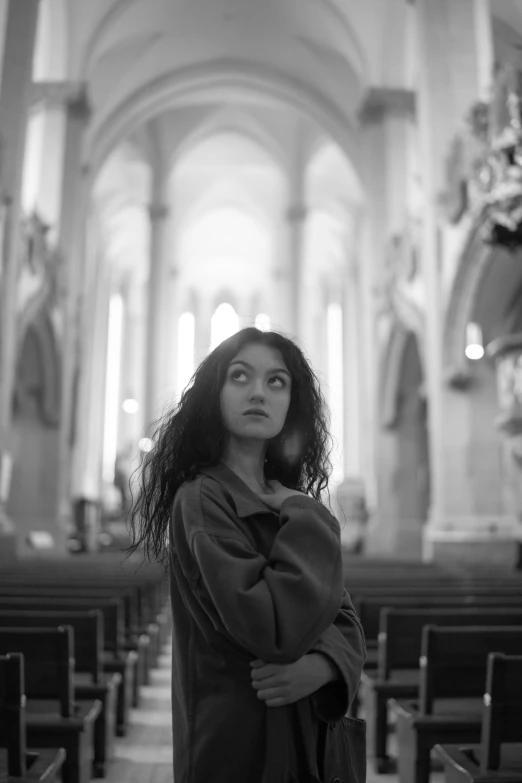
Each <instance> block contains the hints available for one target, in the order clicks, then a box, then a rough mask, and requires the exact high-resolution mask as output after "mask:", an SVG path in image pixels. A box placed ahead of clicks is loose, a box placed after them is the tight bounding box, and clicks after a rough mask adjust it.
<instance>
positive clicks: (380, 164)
mask: <svg viewBox="0 0 522 783" xmlns="http://www.w3.org/2000/svg"><path fill="white" fill-rule="evenodd" d="M360 165H361V171H362V174H363V186H364V191H365V195H366V201H365V209H364V214H361V215H360V219H359V220H358V221H356V229H355V232H354V233H355V240H354V241H355V247H356V251H355V252H356V254H357V261H356V263H357V268H358V270H359V285H360V289H359V290H360V313H361V321H360V324H359V329H360V336H361V345H362V348H361V363H360V369H359V372H360V375H361V379H362V384H363V388H364V395H363V397H362V399H361V430H362V432H363V433H364V439H363V441H362V444H361V460H362V473H363V476H364V479H365V482H366V489H367V493H368V500H369V503H370V506H371V507H372V508H375V507H376V505H377V503H378V497H377V478H376V455H377V443H378V426H379V416H378V370H379V356H378V351H377V350H376V346H377V345H378V330H377V314H376V306H375V288H376V285H377V282H378V281H379V280H380V279H381V275H382V265H383V254H384V246H385V238H386V233H387V220H388V215H387V200H386V192H385V191H386V189H385V187H383V181H385V172H386V136H385V126H384V123H383V115H382V112H378V113H377V114H376V115H374V114H369V115H365V116H364V117H362V118H361V128H360Z"/></svg>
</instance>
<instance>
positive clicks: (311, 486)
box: [127, 327, 331, 564]
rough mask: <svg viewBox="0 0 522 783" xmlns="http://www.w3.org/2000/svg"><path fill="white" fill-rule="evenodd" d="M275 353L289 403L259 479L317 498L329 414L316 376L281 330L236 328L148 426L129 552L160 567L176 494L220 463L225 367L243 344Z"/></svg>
mask: <svg viewBox="0 0 522 783" xmlns="http://www.w3.org/2000/svg"><path fill="white" fill-rule="evenodd" d="M251 344H261V345H266V346H268V347H270V348H272V349H275V350H277V351H280V353H281V355H282V357H283V359H284V361H285V364H286V366H287V367H288V371H289V372H290V375H291V378H292V384H291V393H290V404H289V407H288V412H287V415H286V419H285V424H284V426H283V429H282V430H281V432H280V433H279V434H278V435H276V436H275V437H274V438H271V439H270V440H269V441H268V444H267V449H266V454H265V479H268V480H270V479H276V480H277V481H280V482H281V484H283V486H285V487H289V488H290V489H297V490H300V491H302V492H306V493H307V494H309V495H311V496H312V497H314V498H315V499H316V500H319V499H320V496H321V494H322V493H323V492H324V491H325V490H327V488H328V480H329V476H330V473H331V463H330V459H329V455H330V451H331V438H330V435H329V430H328V425H329V414H328V409H327V406H326V403H325V400H324V397H323V394H322V392H321V389H320V385H319V381H318V379H317V376H316V375H315V373H314V372H313V370H312V368H311V367H310V364H309V363H308V361H307V359H306V358H305V356H304V354H303V352H302V351H301V349H300V348H299V347H298V346H297V345H296V344H295V343H294V342H293V341H292V340H290V339H289V338H288V337H285V336H284V335H282V334H280V333H279V332H275V331H270V332H262V331H260V330H259V329H256V328H254V327H248V328H246V329H242V330H240V331H239V332H237V333H236V334H234V335H232V336H231V337H229V338H228V339H226V340H224V341H223V342H222V343H221V344H220V345H218V346H217V348H215V349H214V350H213V351H212V352H211V353H210V354H209V355H208V356H207V357H206V358H205V359H204V360H203V361H202V362H201V364H200V365H199V367H198V368H197V370H196V372H195V373H194V375H193V376H192V378H191V380H190V382H189V385H188V386H187V388H186V389H185V391H184V392H183V394H182V395H181V398H180V400H179V403H178V404H176V405H175V406H174V408H173V409H172V410H171V411H169V412H167V414H165V415H164V416H162V418H160V419H159V420H158V421H157V422H155V425H154V434H153V436H152V442H153V447H152V449H151V451H149V452H146V453H142V456H141V464H140V465H139V466H138V468H137V469H136V471H135V474H134V476H133V478H134V477H135V476H136V474H138V475H137V481H136V485H137V489H138V492H137V496H136V497H134V492H133V489H132V486H131V494H132V508H131V511H130V514H129V523H130V534H131V544H130V546H129V548H128V549H127V552H128V554H132V553H133V552H135V551H136V550H137V549H138V548H142V549H143V551H144V556H145V558H146V559H147V560H156V561H160V562H163V563H164V564H166V562H167V558H168V547H167V545H166V542H167V540H168V529H169V523H170V519H171V513H172V504H173V501H174V496H175V494H176V492H177V490H178V489H179V487H180V486H181V485H182V484H183V483H184V482H185V481H190V480H191V479H193V478H195V476H197V474H198V473H199V472H200V471H201V468H203V467H211V466H215V465H218V464H219V463H220V461H221V458H222V455H223V453H224V448H225V446H226V443H227V437H228V431H227V430H226V428H225V425H224V422H223V417H222V413H221V401H220V395H221V390H222V388H223V385H224V383H225V380H226V376H227V370H228V367H229V365H230V363H231V361H232V360H233V359H234V357H235V356H236V355H237V354H238V353H239V351H240V350H241V349H242V348H244V347H245V346H246V345H251Z"/></svg>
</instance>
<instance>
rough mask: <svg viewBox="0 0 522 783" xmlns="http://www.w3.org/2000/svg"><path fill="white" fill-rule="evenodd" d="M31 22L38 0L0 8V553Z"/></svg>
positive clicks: (5, 523)
mask: <svg viewBox="0 0 522 783" xmlns="http://www.w3.org/2000/svg"><path fill="white" fill-rule="evenodd" d="M37 18H38V0H11V1H10V2H9V3H8V4H6V3H5V2H4V3H1V4H0V52H2V46H3V57H2V60H1V81H0V146H1V152H2V156H1V162H2V170H1V172H0V182H1V187H2V193H1V198H2V201H3V204H2V205H0V208H2V210H3V211H4V220H5V226H4V233H3V247H2V248H0V253H1V255H2V259H1V262H0V444H1V445H0V537H2V543H1V544H0V549H2V550H3V551H4V552H8V548H9V549H10V548H11V546H12V544H13V526H12V523H10V521H9V520H8V519H7V517H6V514H5V511H4V504H5V502H6V500H7V498H8V495H9V484H10V470H11V456H10V449H11V447H12V446H11V440H12V399H13V389H14V379H15V371H16V339H17V334H16V330H17V326H16V302H17V282H18V272H19V263H20V254H19V245H18V238H19V229H20V196H21V187H22V173H23V159H24V146H25V134H26V127H27V112H28V106H29V99H30V88H31V80H32V63H33V50H34V43H35V36H36V24H37ZM4 533H5V536H6V537H5V538H4ZM7 537H8V538H7ZM8 541H9V543H8Z"/></svg>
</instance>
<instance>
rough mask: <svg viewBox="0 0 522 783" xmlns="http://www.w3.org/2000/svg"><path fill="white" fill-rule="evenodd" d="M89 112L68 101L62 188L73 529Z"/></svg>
mask: <svg viewBox="0 0 522 783" xmlns="http://www.w3.org/2000/svg"><path fill="white" fill-rule="evenodd" d="M89 117H90V110H89V106H88V103H87V100H86V98H85V96H84V95H79V96H78V97H77V98H73V99H71V100H69V101H68V102H67V117H66V127H65V147H64V159H63V178H62V188H61V206H60V222H59V228H58V236H59V247H60V251H61V253H62V256H63V259H64V265H63V285H64V304H63V341H62V357H63V359H62V362H63V364H62V384H61V421H60V446H59V466H60V469H59V488H58V503H57V506H58V507H57V516H58V523H59V526H60V527H61V528H62V529H64V530H67V529H68V528H69V527H70V525H71V524H72V513H73V512H72V506H71V464H72V459H71V457H72V449H73V446H74V426H75V416H76V411H75V407H76V403H77V399H76V393H77V390H78V388H79V385H80V372H81V366H80V361H81V359H80V357H81V339H82V337H83V335H82V333H81V331H80V328H79V327H80V319H81V313H82V304H83V303H82V295H83V290H82V281H83V268H84V263H85V254H86V253H85V221H86V219H87V204H88V190H87V176H88V170H87V167H84V166H82V148H83V139H84V133H85V130H86V127H87V123H88V121H89Z"/></svg>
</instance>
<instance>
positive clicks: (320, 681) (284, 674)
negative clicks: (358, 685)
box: [250, 653, 335, 707]
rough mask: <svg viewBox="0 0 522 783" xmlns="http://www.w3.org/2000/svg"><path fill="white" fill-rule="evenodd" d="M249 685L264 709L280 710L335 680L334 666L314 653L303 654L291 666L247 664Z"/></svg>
mask: <svg viewBox="0 0 522 783" xmlns="http://www.w3.org/2000/svg"><path fill="white" fill-rule="evenodd" d="M250 665H251V666H252V671H251V673H250V676H251V678H252V686H253V688H254V689H255V690H256V691H257V696H258V698H259V699H262V700H263V701H264V702H265V704H266V706H267V707H282V706H283V705H284V704H293V703H294V702H296V701H299V699H304V698H305V696H309V695H310V694H311V693H315V691H317V690H319V688H322V686H323V685H326V683H327V682H330V681H331V680H333V679H334V678H335V674H334V673H333V668H334V665H333V664H330V662H329V661H328V660H327V659H326V658H325V656H324V655H320V654H318V653H307V654H306V655H303V656H302V657H301V658H299V659H298V660H297V661H294V662H293V663H265V662H264V661H261V660H256V661H251V663H250Z"/></svg>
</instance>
